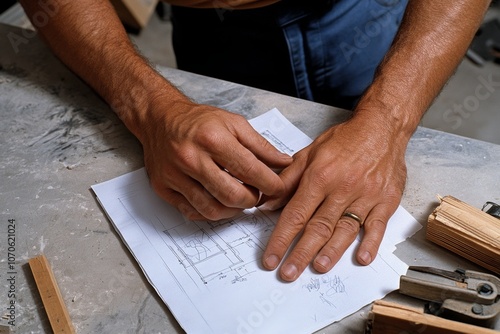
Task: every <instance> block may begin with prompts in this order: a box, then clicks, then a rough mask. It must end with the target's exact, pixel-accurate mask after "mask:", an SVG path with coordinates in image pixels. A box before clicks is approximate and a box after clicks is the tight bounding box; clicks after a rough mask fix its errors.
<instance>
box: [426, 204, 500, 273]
mask: <svg viewBox="0 0 500 334" xmlns="http://www.w3.org/2000/svg"><path fill="white" fill-rule="evenodd" d="M440 200H441V204H440V205H439V206H438V207H437V208H436V209H435V210H434V212H432V214H431V215H430V216H429V220H428V224H427V234H426V235H427V239H428V240H430V241H432V242H435V243H436V244H438V245H440V246H443V247H445V248H447V249H449V250H451V251H452V252H455V253H457V254H459V255H461V256H463V257H465V258H466V259H469V260H470V261H472V262H474V263H477V264H479V265H481V266H483V267H484V268H486V269H489V270H491V271H493V272H495V273H497V274H500V219H498V218H495V217H493V216H491V215H489V214H487V213H485V212H483V211H481V210H480V209H478V208H475V207H473V206H471V205H469V204H467V203H464V202H462V201H460V200H458V199H456V198H454V197H452V196H446V197H443V198H440Z"/></svg>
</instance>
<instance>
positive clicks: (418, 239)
mask: <svg viewBox="0 0 500 334" xmlns="http://www.w3.org/2000/svg"><path fill="white" fill-rule="evenodd" d="M16 37H17V38H21V39H22V40H18V41H22V42H19V43H13V42H12V41H13V39H12V38H16ZM0 50H1V53H0V119H1V122H0V156H1V160H0V171H1V185H0V203H1V209H0V211H1V224H0V229H1V230H0V282H1V283H0V323H5V322H6V318H5V317H4V318H2V316H3V315H4V314H6V315H8V313H9V311H8V310H7V307H8V303H9V300H10V299H9V297H8V290H9V288H10V287H9V285H8V283H7V281H6V276H7V273H8V272H10V271H12V272H15V274H13V275H14V276H15V284H14V285H15V293H16V309H15V324H16V326H15V327H13V328H12V329H13V330H16V331H15V332H16V333H50V332H51V331H50V325H49V323H48V320H47V317H46V315H45V313H44V310H43V306H42V304H41V300H40V297H39V296H38V293H37V290H36V285H35V283H34V281H33V277H32V275H31V273H30V270H29V268H28V265H27V261H28V259H30V258H32V257H34V256H37V255H38V254H40V253H44V254H45V255H46V257H47V258H48V260H49V262H50V264H51V266H52V269H53V271H54V273H55V277H56V280H57V282H58V284H59V287H60V290H61V293H62V296H63V299H64V301H65V303H66V305H67V307H68V310H69V314H70V317H71V319H72V322H73V324H74V326H75V329H76V331H77V333H182V332H183V331H182V329H181V328H180V326H179V325H178V323H177V322H176V320H175V319H174V317H173V316H172V314H171V312H170V311H169V310H168V308H167V307H166V306H165V305H164V304H163V302H162V301H161V300H160V299H159V297H158V296H157V294H156V292H155V291H154V289H153V288H152V287H151V286H150V284H149V283H148V282H147V279H146V278H145V276H144V275H143V273H142V271H141V269H140V267H139V266H138V265H137V263H136V262H135V260H134V259H133V258H132V256H131V255H130V253H129V251H128V250H127V248H126V247H125V246H124V244H123V243H122V242H121V240H120V237H119V236H118V234H117V233H116V232H115V230H114V228H113V226H112V225H111V223H110V222H109V221H108V220H107V218H106V216H105V215H104V213H103V211H102V210H101V208H100V206H99V205H98V203H97V201H96V200H95V197H94V195H93V194H92V192H91V190H90V186H92V185H93V184H96V183H100V182H103V181H106V180H109V179H112V178H114V177H117V176H119V175H122V174H125V173H127V172H131V171H134V170H136V169H138V168H140V167H142V166H143V158H142V149H141V146H140V144H139V142H138V141H137V140H136V139H135V138H134V137H133V135H132V134H131V133H130V132H129V131H128V130H127V129H126V128H125V127H124V125H123V124H122V123H121V122H120V120H119V119H118V118H117V117H116V116H115V114H114V113H113V112H112V111H111V109H110V108H109V107H108V106H107V105H106V104H105V103H104V102H103V101H102V100H101V99H100V98H99V97H98V96H97V95H96V94H95V93H94V92H93V91H92V90H91V89H90V88H89V87H88V86H87V85H86V84H85V83H83V82H82V81H81V80H80V79H78V78H77V77H75V75H74V74H73V73H71V72H70V71H69V70H68V69H67V68H66V67H65V66H63V65H62V64H61V63H60V62H59V61H58V60H57V59H56V58H55V57H54V56H53V55H52V54H51V53H50V51H49V50H48V49H47V48H46V47H45V45H44V44H43V43H42V42H41V41H40V40H39V39H38V38H37V36H35V34H34V33H32V32H27V31H23V30H21V29H19V28H14V27H11V26H6V25H0ZM159 71H160V72H161V73H162V74H163V75H164V76H165V77H166V78H168V79H169V80H171V81H172V82H173V83H174V84H175V85H177V86H179V87H180V89H181V90H182V91H184V92H185V94H187V95H188V96H190V97H191V98H193V99H194V100H196V101H197V102H200V103H206V104H211V105H215V106H218V107H221V108H224V109H227V110H229V111H232V112H235V113H239V114H242V115H244V116H245V117H247V118H252V117H255V116H257V115H259V114H262V113H264V112H266V111H268V110H270V109H272V108H273V107H277V108H278V109H279V110H280V111H281V112H282V113H283V114H284V115H285V116H286V117H287V118H288V119H289V120H290V121H291V122H292V123H293V124H295V125H296V126H297V127H298V128H300V129H301V130H302V131H304V132H305V133H306V134H307V135H309V136H310V137H315V136H317V135H318V134H319V133H320V132H321V131H323V130H324V129H326V128H327V127H328V126H330V125H332V124H335V123H338V122H340V121H342V120H343V119H345V117H346V116H348V112H346V111H343V110H339V109H336V108H332V107H329V106H325V105H320V104H316V103H311V102H308V101H303V100H299V99H295V98H291V97H287V96H282V95H278V94H274V93H269V92H266V91H262V90H258V89H253V88H248V87H245V86H241V85H237V84H233V83H228V82H224V81H220V80H215V79H211V78H206V77H202V76H198V75H193V74H190V73H186V72H182V71H179V70H176V69H171V68H167V67H159ZM407 165H408V182H407V187H406V191H405V193H404V196H403V200H402V203H401V204H402V206H403V207H405V208H406V209H407V210H408V211H409V212H410V213H411V214H412V215H413V216H414V217H415V218H416V219H417V220H418V221H419V222H420V223H421V224H422V225H424V227H423V228H422V229H421V230H420V231H419V232H418V233H417V234H415V235H414V236H413V237H412V238H410V239H408V240H407V241H405V242H403V243H401V244H399V245H398V247H397V250H396V252H395V254H396V255H397V256H398V257H399V258H401V259H402V260H403V261H405V262H406V263H407V264H408V265H422V266H434V267H439V268H443V269H449V270H454V269H455V268H457V267H461V268H466V269H472V270H483V269H481V268H479V267H478V266H476V265H474V264H473V263H471V262H469V261H467V260H465V259H463V258H461V257H459V256H457V255H455V254H453V253H451V252H449V251H447V250H445V249H443V248H441V247H439V246H436V245H434V244H432V243H430V242H428V241H427V240H426V239H425V224H426V220H427V217H428V215H429V214H430V212H431V211H432V210H433V209H434V208H435V206H436V205H437V199H436V194H440V195H443V196H444V195H453V196H455V197H457V198H459V199H461V200H463V201H465V202H468V203H470V204H471V205H474V206H476V207H481V206H482V204H484V203H485V202H486V201H494V202H500V194H499V192H498V189H500V180H499V172H498V171H499V170H500V146H499V145H496V144H492V143H487V142H483V141H479V140H474V139H469V138H465V137H460V136H457V135H452V134H448V133H444V132H441V131H437V130H431V129H427V128H423V127H420V128H418V130H417V131H416V133H415V134H414V136H413V137H412V139H411V142H410V144H409V147H408V151H407ZM9 220H15V231H13V233H15V249H13V250H14V251H13V252H12V254H14V255H13V256H15V259H14V261H13V262H14V264H13V267H12V268H10V267H9V266H8V263H9V262H10V261H9V259H8V241H7V234H8V221H9ZM360 288H362V289H369V286H365V287H360ZM386 299H387V300H390V301H398V302H401V303H404V304H409V305H422V303H421V302H420V301H416V300H414V299H411V298H409V297H404V296H401V295H399V294H398V293H397V292H392V293H390V294H389V295H388V296H387V297H386ZM369 310H370V305H367V306H365V307H363V308H362V309H361V310H359V311H358V312H356V313H354V314H352V315H351V316H349V317H347V318H345V319H343V320H342V321H340V322H337V323H334V324H332V325H330V326H329V327H327V328H325V329H323V330H321V331H320V333H361V332H363V329H364V326H365V322H366V319H367V315H368V312H369ZM290 321H293V319H290ZM496 326H497V328H500V324H498V323H497V325H496Z"/></svg>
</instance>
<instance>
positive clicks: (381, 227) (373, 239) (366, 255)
mask: <svg viewBox="0 0 500 334" xmlns="http://www.w3.org/2000/svg"><path fill="white" fill-rule="evenodd" d="M396 209H397V206H394V205H393V204H392V203H391V204H385V203H384V204H379V205H377V206H375V207H374V208H373V209H372V211H371V212H370V214H369V215H368V217H367V218H366V220H365V224H364V225H363V228H364V229H365V233H364V235H363V239H362V240H361V245H360V246H359V248H358V251H357V255H356V259H357V261H358V262H359V264H362V265H368V264H370V263H372V261H373V260H374V259H375V257H376V255H377V252H378V249H379V247H380V244H381V243H382V238H383V237H384V233H385V230H386V228H387V222H388V221H389V219H390V218H391V216H392V214H393V213H394V212H395V211H396Z"/></svg>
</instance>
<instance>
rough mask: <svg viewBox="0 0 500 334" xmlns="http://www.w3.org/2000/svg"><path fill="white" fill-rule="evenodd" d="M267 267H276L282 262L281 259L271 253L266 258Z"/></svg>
mask: <svg viewBox="0 0 500 334" xmlns="http://www.w3.org/2000/svg"><path fill="white" fill-rule="evenodd" d="M265 263H266V267H267V268H269V269H276V267H277V266H278V264H279V263H280V259H279V258H278V257H277V256H276V255H269V256H268V257H267V258H266V261H265Z"/></svg>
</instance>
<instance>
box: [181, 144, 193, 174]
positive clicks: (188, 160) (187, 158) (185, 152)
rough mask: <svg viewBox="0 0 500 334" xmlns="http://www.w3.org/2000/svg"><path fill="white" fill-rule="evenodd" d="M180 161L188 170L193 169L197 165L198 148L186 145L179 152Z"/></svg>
mask: <svg viewBox="0 0 500 334" xmlns="http://www.w3.org/2000/svg"><path fill="white" fill-rule="evenodd" d="M177 161H178V163H179V164H180V165H181V166H182V167H183V168H185V169H187V170H188V171H192V170H194V169H195V168H196V166H197V154H196V150H194V149H193V148H191V147H186V148H183V149H182V150H180V151H179V152H178V154H177Z"/></svg>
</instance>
